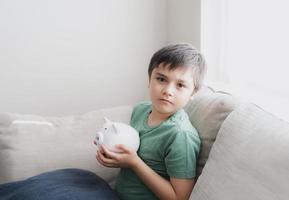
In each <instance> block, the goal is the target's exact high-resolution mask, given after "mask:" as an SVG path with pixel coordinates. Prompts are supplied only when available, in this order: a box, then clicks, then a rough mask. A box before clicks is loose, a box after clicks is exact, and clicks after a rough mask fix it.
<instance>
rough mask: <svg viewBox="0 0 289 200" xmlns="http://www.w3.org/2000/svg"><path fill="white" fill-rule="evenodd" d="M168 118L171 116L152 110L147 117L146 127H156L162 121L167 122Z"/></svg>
mask: <svg viewBox="0 0 289 200" xmlns="http://www.w3.org/2000/svg"><path fill="white" fill-rule="evenodd" d="M170 116H171V114H162V113H159V112H157V111H154V109H152V111H151V112H150V114H149V116H148V121H147V123H148V126H157V125H159V124H160V123H162V122H163V121H165V120H167V119H168V118H169V117H170Z"/></svg>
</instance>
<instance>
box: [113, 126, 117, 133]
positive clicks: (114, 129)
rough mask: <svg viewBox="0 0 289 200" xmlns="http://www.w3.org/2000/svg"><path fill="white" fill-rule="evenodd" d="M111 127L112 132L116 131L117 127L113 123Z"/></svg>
mask: <svg viewBox="0 0 289 200" xmlns="http://www.w3.org/2000/svg"><path fill="white" fill-rule="evenodd" d="M112 128H113V132H114V133H118V130H117V127H116V125H115V124H112Z"/></svg>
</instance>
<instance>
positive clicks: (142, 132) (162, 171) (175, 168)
mask: <svg viewBox="0 0 289 200" xmlns="http://www.w3.org/2000/svg"><path fill="white" fill-rule="evenodd" d="M150 112H151V103H150V102H142V103H140V104H138V105H137V106H136V107H135V108H134V110H133V112H132V116H131V122H130V124H131V126H132V127H134V128H135V129H136V130H137V131H138V132H139V136H140V147H139V149H138V152H137V153H138V155H139V157H140V158H141V159H142V160H143V161H144V162H145V163H146V164H147V165H148V166H149V167H150V168H152V169H153V170H154V171H155V172H156V173H158V174H159V175H160V176H162V177H164V178H165V179H167V180H169V178H170V177H174V178H181V179H186V178H192V177H195V175H196V161H197V156H198V153H199V150H200V139H199V136H198V133H197V131H196V129H195V128H194V127H193V126H192V124H191V123H190V121H189V118H188V116H187V114H186V113H185V111H184V110H183V109H181V110H179V111H177V112H176V113H175V114H174V115H172V116H171V117H170V118H169V119H167V120H166V121H163V122H162V123H161V124H159V125H157V126H154V127H149V126H148V124H147V120H148V116H149V113H150ZM116 191H117V192H118V194H119V196H120V198H121V199H123V200H136V199H137V200H141V199H145V200H148V199H149V200H151V199H157V197H156V196H155V195H154V194H153V193H152V192H151V191H150V189H149V188H148V187H147V186H146V185H145V184H144V183H142V181H141V180H140V179H139V178H138V176H137V175H136V174H135V173H134V172H133V171H132V170H131V169H128V168H123V169H121V171H120V173H119V175H118V177H117V180H116Z"/></svg>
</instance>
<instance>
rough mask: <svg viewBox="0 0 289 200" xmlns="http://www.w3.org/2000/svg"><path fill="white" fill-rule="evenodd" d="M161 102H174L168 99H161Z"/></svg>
mask: <svg viewBox="0 0 289 200" xmlns="http://www.w3.org/2000/svg"><path fill="white" fill-rule="evenodd" d="M159 100H160V101H161V102H164V103H169V104H173V102H171V101H170V100H167V99H159Z"/></svg>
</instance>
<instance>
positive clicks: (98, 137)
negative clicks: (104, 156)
mask: <svg viewBox="0 0 289 200" xmlns="http://www.w3.org/2000/svg"><path fill="white" fill-rule="evenodd" d="M95 143H96V145H100V144H102V143H103V134H102V133H101V132H97V133H96V136H95Z"/></svg>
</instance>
